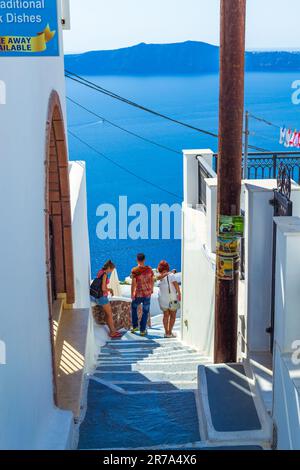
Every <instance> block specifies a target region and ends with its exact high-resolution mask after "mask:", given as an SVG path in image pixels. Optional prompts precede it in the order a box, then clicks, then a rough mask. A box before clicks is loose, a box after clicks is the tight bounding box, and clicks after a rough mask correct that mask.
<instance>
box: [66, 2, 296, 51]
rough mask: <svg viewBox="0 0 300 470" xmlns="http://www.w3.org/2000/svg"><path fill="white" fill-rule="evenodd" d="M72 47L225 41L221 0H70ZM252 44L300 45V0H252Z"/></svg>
mask: <svg viewBox="0 0 300 470" xmlns="http://www.w3.org/2000/svg"><path fill="white" fill-rule="evenodd" d="M70 3H71V25H72V30H71V31H68V32H65V50H66V52H81V51H87V50H100V49H116V48H120V47H126V46H130V45H133V44H137V43H140V42H146V43H168V42H181V41H186V40H196V41H205V42H209V43H211V44H218V43H219V21H220V18H219V4H220V2H219V0H70ZM247 3H248V7H247V8H248V12H247V48H248V49H276V48H279V49H291V48H294V49H300V8H299V7H300V2H299V0H248V2H247Z"/></svg>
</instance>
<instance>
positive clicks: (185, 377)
mask: <svg viewBox="0 0 300 470" xmlns="http://www.w3.org/2000/svg"><path fill="white" fill-rule="evenodd" d="M94 375H95V377H99V378H101V379H103V380H107V381H110V382H113V383H115V382H118V381H119V382H144V381H145V380H147V379H148V381H150V382H152V381H156V382H157V381H162V382H174V381H179V382H197V370H195V371H190V372H175V373H174V372H173V373H172V372H168V371H163V372H160V371H151V370H150V371H144V372H143V373H141V372H138V371H130V372H128V371H101V372H95V374H94Z"/></svg>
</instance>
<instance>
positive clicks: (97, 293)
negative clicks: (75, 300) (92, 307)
mask: <svg viewBox="0 0 300 470" xmlns="http://www.w3.org/2000/svg"><path fill="white" fill-rule="evenodd" d="M102 280H103V274H102V275H101V276H100V277H96V279H94V280H93V282H92V284H91V287H90V296H91V297H94V299H100V297H103V291H102Z"/></svg>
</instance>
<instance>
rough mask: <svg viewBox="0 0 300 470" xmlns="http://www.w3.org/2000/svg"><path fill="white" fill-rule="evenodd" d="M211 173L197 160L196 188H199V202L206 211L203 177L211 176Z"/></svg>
mask: <svg viewBox="0 0 300 470" xmlns="http://www.w3.org/2000/svg"><path fill="white" fill-rule="evenodd" d="M212 177H213V175H212V173H210V172H209V171H208V169H207V168H206V167H205V166H204V165H203V163H201V161H199V160H198V178H199V183H198V188H199V198H198V200H199V204H201V205H203V208H204V210H205V211H206V183H205V178H212Z"/></svg>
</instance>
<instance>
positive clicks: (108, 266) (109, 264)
mask: <svg viewBox="0 0 300 470" xmlns="http://www.w3.org/2000/svg"><path fill="white" fill-rule="evenodd" d="M115 267H116V266H115V265H114V263H113V262H112V261H111V260H110V259H109V260H108V261H106V263H105V264H104V265H103V268H102V270H103V271H106V270H107V269H115Z"/></svg>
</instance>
